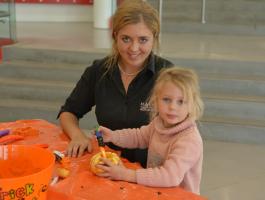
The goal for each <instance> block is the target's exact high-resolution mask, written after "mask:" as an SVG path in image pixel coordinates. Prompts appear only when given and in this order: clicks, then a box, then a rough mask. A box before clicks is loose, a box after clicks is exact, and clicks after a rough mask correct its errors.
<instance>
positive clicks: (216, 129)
mask: <svg viewBox="0 0 265 200" xmlns="http://www.w3.org/2000/svg"><path fill="white" fill-rule="evenodd" d="M199 129H200V133H201V134H202V136H203V138H204V139H209V140H218V141H226V142H237V143H248V144H251V143H252V144H265V134H264V133H265V127H264V126H250V125H245V124H244V121H242V122H240V123H238V124H232V123H225V122H223V121H221V120H219V121H218V122H214V121H209V120H206V121H202V122H201V123H200V128H199Z"/></svg>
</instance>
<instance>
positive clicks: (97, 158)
mask: <svg viewBox="0 0 265 200" xmlns="http://www.w3.org/2000/svg"><path fill="white" fill-rule="evenodd" d="M106 157H107V159H109V160H110V161H111V162H112V163H114V164H115V165H117V164H119V162H120V161H121V160H120V157H119V156H118V155H117V154H116V153H113V152H108V151H107V152H106ZM100 158H103V155H102V153H101V152H99V153H97V154H95V155H94V156H92V158H91V159H90V169H91V171H92V172H93V173H94V174H100V173H102V172H103V170H101V169H99V168H97V167H96V165H97V164H102V161H101V160H100Z"/></svg>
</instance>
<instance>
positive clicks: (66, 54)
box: [3, 45, 108, 65]
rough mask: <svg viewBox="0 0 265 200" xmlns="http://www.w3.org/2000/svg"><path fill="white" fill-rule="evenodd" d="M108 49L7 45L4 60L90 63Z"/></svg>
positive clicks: (4, 50) (104, 53)
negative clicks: (83, 50)
mask: <svg viewBox="0 0 265 200" xmlns="http://www.w3.org/2000/svg"><path fill="white" fill-rule="evenodd" d="M107 53H108V52H107V50H104V49H98V50H97V51H95V50H93V51H92V50H91V52H90V51H87V52H81V51H80V52H77V51H64V50H54V49H53V50H51V49H37V48H24V47H19V46H12V45H11V46H5V47H4V48H3V60H4V61H9V60H24V61H37V62H42V63H67V64H85V65H89V64H91V63H92V62H93V60H95V59H97V58H102V57H104V56H106V55H107Z"/></svg>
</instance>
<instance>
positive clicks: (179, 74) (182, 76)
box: [149, 66, 204, 120]
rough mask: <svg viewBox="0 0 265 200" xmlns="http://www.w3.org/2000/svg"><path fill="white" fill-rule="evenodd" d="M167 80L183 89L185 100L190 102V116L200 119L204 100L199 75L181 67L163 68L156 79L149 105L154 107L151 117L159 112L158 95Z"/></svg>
mask: <svg viewBox="0 0 265 200" xmlns="http://www.w3.org/2000/svg"><path fill="white" fill-rule="evenodd" d="M166 82H170V83H173V84H174V85H175V86H177V87H178V88H180V89H181V91H182V93H183V95H184V100H185V101H187V102H188V105H189V108H190V112H189V116H190V117H192V118H193V119H194V120H198V119H199V118H200V117H201V116H202V114H203V108H204V105H203V101H202V99H201V95H200V88H199V81H198V76H197V74H196V73H195V71H193V70H191V69H186V68H180V67H176V66H175V67H171V68H166V69H162V70H161V71H160V73H159V75H158V77H157V79H156V81H155V85H154V88H153V90H152V93H151V96H150V99H149V105H150V106H151V108H152V111H151V113H150V118H151V119H153V118H154V117H155V116H156V115H157V114H158V111H157V97H158V95H159V93H160V91H161V89H162V87H163V86H164V84H165V83H166Z"/></svg>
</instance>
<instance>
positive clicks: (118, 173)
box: [96, 158, 136, 183]
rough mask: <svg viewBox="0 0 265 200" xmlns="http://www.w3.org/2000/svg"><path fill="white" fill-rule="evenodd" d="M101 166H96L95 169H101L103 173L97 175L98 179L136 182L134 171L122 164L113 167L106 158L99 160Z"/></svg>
mask: <svg viewBox="0 0 265 200" xmlns="http://www.w3.org/2000/svg"><path fill="white" fill-rule="evenodd" d="M101 161H102V162H103V164H98V165H97V166H96V167H98V168H99V169H102V170H103V171H104V172H102V173H100V174H97V175H98V176H100V177H104V178H109V179H111V180H122V181H128V182H133V183H135V182H136V173H135V170H132V169H128V168H126V167H125V166H124V165H123V164H122V162H120V163H119V164H118V165H115V164H114V163H112V162H111V161H110V160H108V159H107V158H101Z"/></svg>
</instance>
